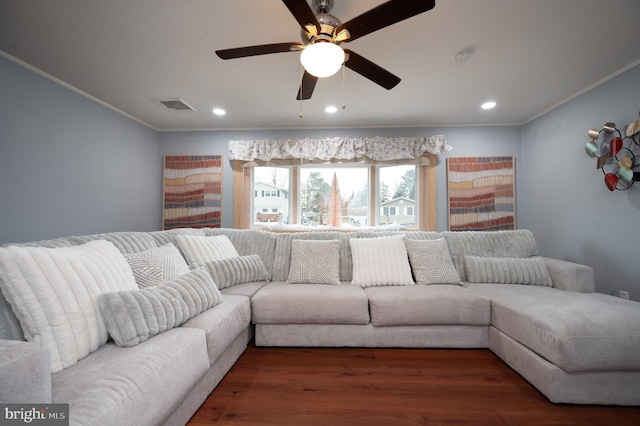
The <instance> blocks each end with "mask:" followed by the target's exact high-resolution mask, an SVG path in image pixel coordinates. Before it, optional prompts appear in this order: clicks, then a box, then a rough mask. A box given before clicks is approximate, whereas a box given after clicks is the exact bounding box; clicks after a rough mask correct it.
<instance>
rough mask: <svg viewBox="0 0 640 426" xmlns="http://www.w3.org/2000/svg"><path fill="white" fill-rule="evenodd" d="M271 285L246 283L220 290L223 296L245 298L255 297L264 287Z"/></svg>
mask: <svg viewBox="0 0 640 426" xmlns="http://www.w3.org/2000/svg"><path fill="white" fill-rule="evenodd" d="M267 284H269V281H258V282H253V283H244V284H238V285H234V286H233V287H226V288H223V289H222V290H220V293H222V295H223V296H227V295H229V296H245V297H253V295H254V294H256V293H257V292H258V290H260V289H261V288H262V287H264V286H265V285H267Z"/></svg>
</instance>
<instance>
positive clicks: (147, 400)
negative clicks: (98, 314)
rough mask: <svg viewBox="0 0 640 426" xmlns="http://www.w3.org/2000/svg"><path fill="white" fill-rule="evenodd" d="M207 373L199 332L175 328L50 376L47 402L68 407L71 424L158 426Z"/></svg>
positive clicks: (96, 354)
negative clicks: (138, 425)
mask: <svg viewBox="0 0 640 426" xmlns="http://www.w3.org/2000/svg"><path fill="white" fill-rule="evenodd" d="M208 370H209V359H208V358H207V347H206V338H205V333H204V331H202V330H197V329H183V328H177V329H173V330H169V331H167V332H166V333H162V334H160V335H158V336H155V337H153V338H152V339H149V340H147V341H146V342H144V343H141V344H140V345H138V346H136V347H134V348H122V347H119V346H116V345H115V344H113V343H109V344H106V345H104V346H102V347H101V348H100V349H99V350H98V351H96V352H94V353H92V354H91V355H89V356H88V357H87V358H85V359H83V360H82V361H80V362H79V363H78V364H76V365H74V366H73V367H72V368H68V369H66V370H64V371H62V372H60V373H57V374H54V375H52V376H51V382H52V383H51V386H52V400H53V401H52V402H54V403H68V404H69V413H70V417H71V418H70V424H72V425H130V424H134V423H138V424H148V425H158V424H163V420H164V419H165V418H166V417H168V416H169V415H170V414H171V413H172V412H173V411H175V410H176V408H177V407H178V406H179V405H180V403H181V402H182V401H183V399H184V398H185V397H186V396H187V395H188V394H189V392H190V391H191V390H192V389H193V387H194V386H195V385H196V384H197V383H198V381H199V380H200V378H202V377H203V376H204V374H205V373H206V372H207V371H208ZM134 419H137V420H138V421H137V422H135V421H134Z"/></svg>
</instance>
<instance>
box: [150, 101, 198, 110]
mask: <svg viewBox="0 0 640 426" xmlns="http://www.w3.org/2000/svg"><path fill="white" fill-rule="evenodd" d="M156 102H158V103H159V104H160V105H162V106H163V107H165V108H166V109H168V110H171V111H195V110H196V109H195V108H194V107H192V106H191V105H189V104H188V103H186V102H185V101H183V100H182V99H162V100H159V101H156Z"/></svg>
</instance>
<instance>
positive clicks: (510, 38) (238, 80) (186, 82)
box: [0, 0, 640, 130]
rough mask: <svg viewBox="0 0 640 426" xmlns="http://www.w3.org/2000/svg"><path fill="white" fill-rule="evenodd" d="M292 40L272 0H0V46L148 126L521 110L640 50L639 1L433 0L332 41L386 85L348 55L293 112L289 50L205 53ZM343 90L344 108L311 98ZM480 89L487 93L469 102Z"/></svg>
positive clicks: (358, 5)
mask: <svg viewBox="0 0 640 426" xmlns="http://www.w3.org/2000/svg"><path fill="white" fill-rule="evenodd" d="M380 3H383V1H381V0H335V7H334V9H333V10H332V12H331V13H332V14H333V15H335V16H337V17H338V18H339V19H340V20H341V21H342V22H346V21H348V20H349V19H351V18H353V17H355V16H357V15H359V14H361V13H363V12H365V11H367V10H369V9H371V8H372V7H374V6H376V5H378V4H380ZM298 41H300V28H299V26H298V24H297V23H296V21H295V19H294V18H293V16H292V15H291V14H290V13H289V11H288V9H287V8H286V6H285V5H284V4H283V3H282V1H280V0H56V1H51V0H19V1H18V0H0V50H1V51H4V52H5V53H6V54H8V55H10V56H11V57H13V58H15V59H17V60H18V61H19V62H23V63H25V64H28V65H29V66H31V67H33V68H35V69H37V70H40V71H42V72H44V73H45V74H48V75H50V76H52V77H54V78H55V79H58V80H61V81H62V82H64V83H66V84H68V85H70V86H72V87H73V88H76V89H77V90H79V91H81V92H84V93H86V94H88V95H90V96H92V97H94V98H97V99H98V100H100V101H102V102H104V103H106V104H107V105H110V106H111V107H113V108H114V109H117V110H119V111H122V112H124V113H125V114H127V115H129V116H131V117H133V118H135V119H137V120H138V121H141V122H143V123H145V124H147V125H148V126H150V127H152V128H155V129H158V130H179V129H288V128H323V127H328V128H340V127H414V126H415V127H421V126H442V125H501V124H507V125H508V124H516V125H517V124H522V123H525V122H527V121H529V120H531V119H533V118H535V117H536V116H538V115H540V114H541V113H543V112H545V111H546V110H548V109H550V108H552V107H553V106H555V105H558V104H559V103H561V102H563V101H565V100H567V99H569V98H571V97H573V96H575V95H576V94H579V93H581V92H582V91H584V90H586V89H588V88H589V87H592V86H593V85H595V84H597V83H599V82H601V81H602V80H603V79H606V78H609V77H611V76H612V75H615V74H616V73H618V72H620V71H621V70H624V69H626V68H628V67H629V66H631V65H636V64H638V63H640V1H639V0H482V1H479V0H436V7H435V8H434V9H433V10H431V11H429V12H426V13H424V14H421V15H418V16H416V17H413V18H410V19H408V20H405V21H402V22H400V23H398V24H395V25H393V26H391V27H388V28H384V29H382V30H380V31H377V32H374V33H372V34H369V35H367V36H365V37H362V38H360V39H358V40H355V41H353V42H352V43H348V44H345V45H344V46H345V47H347V48H349V49H351V50H353V51H355V52H357V53H359V54H360V55H362V56H364V57H366V58H367V59H369V60H371V61H373V62H375V63H377V64H378V65H380V66H382V67H383V68H385V69H387V70H389V71H391V72H392V73H394V74H396V75H398V76H399V77H401V78H402V81H401V82H400V84H399V85H398V86H396V87H395V88H394V89H392V90H390V91H387V90H385V89H383V88H381V87H379V86H377V85H376V84H374V83H372V82H370V81H369V80H367V79H365V78H364V77H361V76H360V75H359V74H356V73H354V72H353V71H351V70H348V69H347V70H346V74H345V76H346V79H345V88H346V89H345V90H344V91H343V89H342V87H343V85H342V82H343V77H342V72H340V73H339V74H336V75H335V76H333V77H330V78H327V79H320V80H319V81H318V84H317V86H316V89H315V92H314V94H313V97H312V99H311V100H309V101H304V102H303V103H302V110H303V113H304V117H303V118H302V119H301V118H299V117H298V113H299V110H300V108H301V103H300V102H298V101H296V100H295V96H296V93H297V90H298V85H299V79H300V64H299V58H298V56H299V53H295V52H292V53H279V54H273V55H265V56H256V57H251V58H243V59H234V60H228V61H223V60H221V59H219V58H218V57H217V56H216V55H215V53H214V51H215V50H218V49H226V48H232V47H241V46H247V45H255V44H267V43H279V42H298ZM465 49H469V50H472V51H473V55H472V56H471V58H470V59H469V60H468V61H467V62H466V63H462V64H459V63H456V62H455V61H454V59H453V58H454V56H455V54H456V53H458V52H460V51H461V50H465ZM343 97H344V98H346V109H345V110H341V109H339V110H338V112H337V113H335V114H333V115H329V114H327V113H325V112H324V108H325V106H327V105H336V106H338V107H339V108H340V106H341V105H342V100H343ZM164 98H182V99H183V100H184V101H185V102H187V103H188V104H189V105H191V106H193V107H194V108H195V109H196V110H197V111H196V112H192V111H181V112H172V111H168V110H166V109H164V108H163V107H161V106H160V105H158V104H157V103H155V102H154V101H156V100H158V99H164ZM487 100H495V101H496V102H497V103H498V106H497V107H496V108H495V109H493V110H491V111H484V110H481V109H480V104H481V103H483V102H484V101H487ZM214 107H221V108H224V109H226V111H227V114H226V115H225V116H223V117H218V116H214V115H213V114H212V113H211V110H212V108H214Z"/></svg>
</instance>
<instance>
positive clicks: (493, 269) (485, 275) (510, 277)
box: [464, 256, 553, 287]
mask: <svg viewBox="0 0 640 426" xmlns="http://www.w3.org/2000/svg"><path fill="white" fill-rule="evenodd" d="M464 264H465V269H466V271H467V280H468V281H469V282H470V283H489V284H526V285H541V286H547V287H551V286H552V285H553V283H552V282H551V277H550V276H549V271H548V270H547V266H546V265H545V263H544V260H543V259H542V258H541V257H538V256H534V257H530V258H528V259H517V258H512V257H480V256H464Z"/></svg>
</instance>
